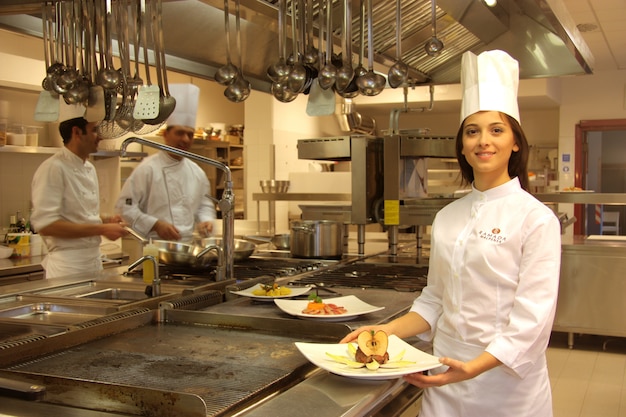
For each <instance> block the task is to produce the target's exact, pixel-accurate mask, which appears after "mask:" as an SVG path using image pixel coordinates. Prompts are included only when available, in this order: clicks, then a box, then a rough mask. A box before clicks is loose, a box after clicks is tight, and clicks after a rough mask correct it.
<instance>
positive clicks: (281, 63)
mask: <svg viewBox="0 0 626 417" xmlns="http://www.w3.org/2000/svg"><path fill="white" fill-rule="evenodd" d="M286 5H287V0H279V1H278V61H276V63H274V64H272V65H270V66H269V67H268V68H267V76H268V77H269V78H270V80H272V81H274V82H280V81H286V80H287V77H288V76H289V71H291V68H290V67H289V65H287V62H286V61H285V8H286Z"/></svg>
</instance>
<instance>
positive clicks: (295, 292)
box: [231, 284, 311, 301]
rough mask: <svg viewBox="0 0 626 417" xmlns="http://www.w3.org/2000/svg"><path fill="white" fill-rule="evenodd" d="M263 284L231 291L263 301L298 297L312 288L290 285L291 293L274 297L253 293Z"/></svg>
mask: <svg viewBox="0 0 626 417" xmlns="http://www.w3.org/2000/svg"><path fill="white" fill-rule="evenodd" d="M261 286H262V284H257V285H255V286H254V287H250V288H246V289H245V290H241V291H231V294H237V295H243V296H244V297H250V298H254V299H255V300H261V301H274V300H276V299H282V298H291V297H297V296H299V295H303V294H306V293H307V292H309V291H310V290H311V288H310V287H289V289H291V294H287V295H276V296H273V297H270V296H267V295H256V294H253V293H252V292H253V291H255V290H258V289H260V288H261Z"/></svg>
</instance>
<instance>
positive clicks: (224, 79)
mask: <svg viewBox="0 0 626 417" xmlns="http://www.w3.org/2000/svg"><path fill="white" fill-rule="evenodd" d="M229 18H230V16H229V14H228V0H224V31H225V32H226V65H224V66H222V67H220V68H219V69H218V70H217V71H216V72H215V81H217V82H218V83H220V84H222V85H228V84H230V83H232V82H233V80H234V79H235V76H237V67H236V66H234V65H233V63H232V62H231V60H230V29H229V26H228V21H229V20H230V19H229Z"/></svg>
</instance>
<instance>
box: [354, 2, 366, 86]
mask: <svg viewBox="0 0 626 417" xmlns="http://www.w3.org/2000/svg"><path fill="white" fill-rule="evenodd" d="M364 51H365V1H364V0H361V1H360V2H359V64H358V65H357V66H356V68H355V69H354V76H355V77H356V78H357V80H358V79H359V77H362V76H364V75H365V74H367V68H365V66H363V56H364Z"/></svg>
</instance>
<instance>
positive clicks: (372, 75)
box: [356, 0, 386, 96]
mask: <svg viewBox="0 0 626 417" xmlns="http://www.w3.org/2000/svg"><path fill="white" fill-rule="evenodd" d="M373 38H374V36H373V34H372V0H367V58H368V71H367V74H365V75H364V76H362V77H359V78H357V80H356V83H357V85H358V86H359V91H360V92H361V94H363V95H366V96H375V95H377V94H380V93H381V91H383V90H384V89H385V84H386V80H385V77H383V76H382V75H380V74H378V73H376V72H374V45H373Z"/></svg>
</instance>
